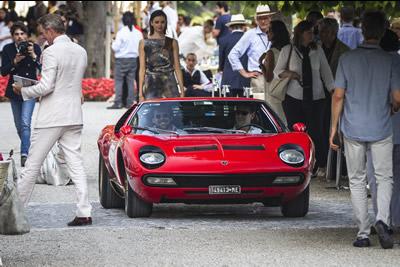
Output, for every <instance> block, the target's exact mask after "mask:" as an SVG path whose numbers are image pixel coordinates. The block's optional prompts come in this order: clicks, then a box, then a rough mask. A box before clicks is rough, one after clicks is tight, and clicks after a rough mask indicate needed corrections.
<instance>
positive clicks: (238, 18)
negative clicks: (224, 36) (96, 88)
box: [225, 14, 247, 27]
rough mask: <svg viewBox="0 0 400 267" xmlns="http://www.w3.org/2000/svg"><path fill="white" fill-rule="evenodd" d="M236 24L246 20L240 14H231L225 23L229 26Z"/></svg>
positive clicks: (245, 22) (244, 22)
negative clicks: (228, 20) (229, 19)
mask: <svg viewBox="0 0 400 267" xmlns="http://www.w3.org/2000/svg"><path fill="white" fill-rule="evenodd" d="M237 24H247V21H246V20H245V19H244V16H243V15H242V14H237V15H232V17H231V21H230V22H229V23H227V24H225V25H226V26H228V27H229V26H232V25H237Z"/></svg>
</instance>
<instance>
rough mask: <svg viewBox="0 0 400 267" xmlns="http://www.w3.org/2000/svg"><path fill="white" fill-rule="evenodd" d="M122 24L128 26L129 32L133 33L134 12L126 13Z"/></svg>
mask: <svg viewBox="0 0 400 267" xmlns="http://www.w3.org/2000/svg"><path fill="white" fill-rule="evenodd" d="M122 23H123V24H124V26H128V28H129V31H132V25H133V13H132V12H129V11H128V12H125V13H124V14H123V15H122Z"/></svg>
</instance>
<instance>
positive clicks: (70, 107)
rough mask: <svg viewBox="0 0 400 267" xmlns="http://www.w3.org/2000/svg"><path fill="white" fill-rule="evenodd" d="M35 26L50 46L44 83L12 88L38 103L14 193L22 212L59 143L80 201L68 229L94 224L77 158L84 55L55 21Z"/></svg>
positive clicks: (45, 57) (47, 17) (46, 18)
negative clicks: (46, 159)
mask: <svg viewBox="0 0 400 267" xmlns="http://www.w3.org/2000/svg"><path fill="white" fill-rule="evenodd" d="M38 24H39V26H40V35H41V37H43V38H44V39H46V40H47V41H48V43H49V45H50V46H49V47H48V48H47V49H46V50H45V51H44V53H43V66H42V79H41V80H40V83H38V84H37V85H34V86H30V87H21V86H19V85H16V84H14V85H13V88H14V92H15V93H17V94H21V95H22V97H23V98H24V100H26V99H33V98H36V97H41V101H40V106H39V110H38V115H37V118H36V122H35V126H34V130H33V134H32V138H31V148H30V151H29V155H28V159H27V161H26V165H25V169H24V170H23V171H22V173H21V177H20V179H19V180H18V192H19V195H20V197H21V200H22V201H23V202H24V204H25V207H26V206H27V205H28V202H29V199H30V197H31V194H32V191H33V187H34V185H35V181H36V178H37V176H38V175H39V171H40V167H41V166H42V164H43V161H44V159H45V158H46V155H47V154H48V153H49V151H50V149H51V148H52V147H53V145H54V144H55V142H56V141H59V144H60V146H61V147H62V150H63V151H64V152H65V160H66V162H67V167H68V171H69V175H70V177H71V178H72V181H73V182H74V186H75V192H76V197H77V199H78V204H77V211H76V217H75V218H74V220H72V221H71V222H69V223H68V226H82V225H87V224H92V218H91V210H92V206H91V205H90V203H89V196H88V186H87V177H86V174H85V171H84V168H83V162H82V156H81V146H82V128H83V118H82V107H81V104H82V103H81V90H82V89H81V85H82V78H83V74H84V72H85V69H86V66H87V55H86V51H85V50H84V49H83V48H82V47H81V46H79V45H77V44H75V43H74V42H72V41H71V39H70V38H69V37H67V36H66V35H65V28H64V24H63V21H62V20H61V17H60V16H59V15H56V14H48V15H45V16H43V17H41V18H40V19H39V20H38Z"/></svg>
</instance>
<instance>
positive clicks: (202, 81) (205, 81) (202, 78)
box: [184, 66, 213, 92]
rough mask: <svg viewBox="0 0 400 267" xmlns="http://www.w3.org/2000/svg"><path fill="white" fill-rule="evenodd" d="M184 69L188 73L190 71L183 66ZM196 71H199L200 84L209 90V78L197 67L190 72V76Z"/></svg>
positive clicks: (205, 89) (211, 86) (210, 86)
mask: <svg viewBox="0 0 400 267" xmlns="http://www.w3.org/2000/svg"><path fill="white" fill-rule="evenodd" d="M184 69H185V71H186V72H187V73H189V74H190V71H189V70H188V69H187V67H186V66H185V68H184ZM196 71H199V72H200V84H201V85H202V86H203V90H204V91H207V92H210V90H211V88H213V84H212V83H211V82H210V80H209V79H208V78H207V76H206V75H205V74H204V72H203V71H201V70H198V69H194V71H193V73H192V74H190V76H191V77H193V75H194V74H195V73H196Z"/></svg>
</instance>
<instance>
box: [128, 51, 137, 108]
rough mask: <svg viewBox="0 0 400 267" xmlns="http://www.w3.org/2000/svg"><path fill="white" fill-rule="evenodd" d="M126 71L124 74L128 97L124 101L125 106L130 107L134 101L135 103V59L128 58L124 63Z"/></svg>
mask: <svg viewBox="0 0 400 267" xmlns="http://www.w3.org/2000/svg"><path fill="white" fill-rule="evenodd" d="M126 64H127V66H128V69H127V72H126V76H125V77H126V83H127V84H128V97H127V99H126V104H127V106H132V105H133V103H134V101H136V95H135V93H136V91H135V75H136V69H137V59H136V58H129V61H128V62H126Z"/></svg>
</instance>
